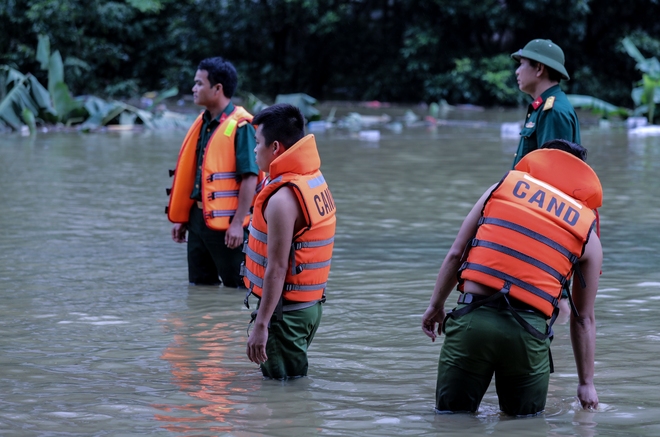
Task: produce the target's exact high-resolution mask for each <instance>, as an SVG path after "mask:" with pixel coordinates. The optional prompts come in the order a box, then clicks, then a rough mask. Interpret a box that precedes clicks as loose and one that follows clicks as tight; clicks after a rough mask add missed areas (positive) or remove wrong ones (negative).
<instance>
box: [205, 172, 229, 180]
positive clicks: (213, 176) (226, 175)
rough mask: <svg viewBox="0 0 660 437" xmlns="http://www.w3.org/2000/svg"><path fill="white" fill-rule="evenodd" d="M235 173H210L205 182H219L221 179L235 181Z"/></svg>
mask: <svg viewBox="0 0 660 437" xmlns="http://www.w3.org/2000/svg"><path fill="white" fill-rule="evenodd" d="M235 178H236V173H235V172H233V171H228V172H221V173H211V174H210V175H209V176H208V177H207V178H206V182H213V181H219V180H222V179H235Z"/></svg>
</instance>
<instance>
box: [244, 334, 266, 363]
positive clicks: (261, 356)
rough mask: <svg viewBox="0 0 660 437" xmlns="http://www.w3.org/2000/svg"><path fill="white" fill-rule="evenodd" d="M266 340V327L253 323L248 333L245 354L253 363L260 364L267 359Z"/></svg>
mask: <svg viewBox="0 0 660 437" xmlns="http://www.w3.org/2000/svg"><path fill="white" fill-rule="evenodd" d="M267 341H268V327H266V326H262V325H255V327H254V329H253V330H252V332H251V333H250V337H249V338H248V343H247V351H246V352H247V356H248V358H249V359H250V361H252V362H253V363H257V364H262V363H265V362H266V360H267V359H268V356H267V355H266V342H267Z"/></svg>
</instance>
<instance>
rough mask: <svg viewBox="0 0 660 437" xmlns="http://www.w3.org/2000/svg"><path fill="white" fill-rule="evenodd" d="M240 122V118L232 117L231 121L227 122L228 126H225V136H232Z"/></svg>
mask: <svg viewBox="0 0 660 437" xmlns="http://www.w3.org/2000/svg"><path fill="white" fill-rule="evenodd" d="M237 124H238V120H236V119H235V118H232V119H231V120H229V123H228V124H227V127H226V128H225V136H228V137H230V136H231V134H233V133H234V129H235V128H236V125H237Z"/></svg>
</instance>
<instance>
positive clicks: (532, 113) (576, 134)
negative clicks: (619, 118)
mask: <svg viewBox="0 0 660 437" xmlns="http://www.w3.org/2000/svg"><path fill="white" fill-rule="evenodd" d="M511 57H512V58H513V59H515V60H516V61H518V62H520V66H519V67H518V69H517V70H516V78H517V80H518V87H519V88H520V90H521V91H522V92H524V93H526V94H529V95H530V96H531V97H532V99H534V100H533V102H532V103H531V104H530V105H529V107H528V109H527V116H526V117H525V122H524V125H523V128H522V130H521V131H520V143H519V144H518V151H517V152H516V155H515V156H514V159H513V167H515V165H516V164H517V163H518V162H519V161H520V160H521V159H522V157H523V156H525V155H526V154H528V153H529V152H531V151H533V150H536V149H538V148H539V147H541V145H542V144H544V143H545V142H547V141H550V140H555V139H561V140H566V141H570V142H573V143H577V144H581V141H580V124H579V122H578V117H577V115H576V114H575V110H574V109H573V106H572V105H571V103H570V102H569V101H568V98H567V97H566V94H564V92H563V91H562V90H561V88H560V87H559V82H560V81H561V79H564V80H569V77H568V73H567V72H566V68H565V67H564V52H563V51H562V49H561V48H560V47H559V46H558V45H557V44H555V43H553V42H552V41H550V40H548V39H535V40H533V41H530V42H529V43H528V44H527V45H526V46H525V47H524V48H523V49H521V50H518V51H517V52H515V53H513V54H512V55H511Z"/></svg>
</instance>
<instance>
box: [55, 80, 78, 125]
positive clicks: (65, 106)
mask: <svg viewBox="0 0 660 437" xmlns="http://www.w3.org/2000/svg"><path fill="white" fill-rule="evenodd" d="M50 95H51V98H52V99H53V105H54V106H55V111H56V112H57V116H58V118H59V120H60V121H61V122H63V123H66V122H67V121H68V120H69V118H70V116H71V113H72V112H74V111H76V110H77V109H80V108H82V104H81V103H80V102H78V101H76V100H74V99H73V97H71V93H70V92H69V87H67V86H66V84H65V83H64V82H59V83H56V84H54V86H53V89H52V91H51V93H50Z"/></svg>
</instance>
